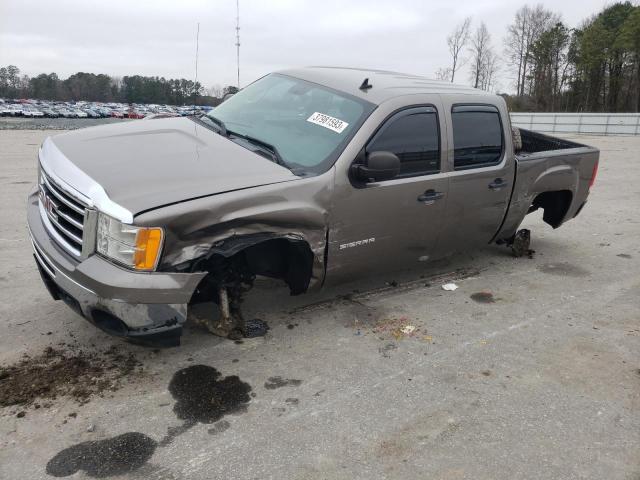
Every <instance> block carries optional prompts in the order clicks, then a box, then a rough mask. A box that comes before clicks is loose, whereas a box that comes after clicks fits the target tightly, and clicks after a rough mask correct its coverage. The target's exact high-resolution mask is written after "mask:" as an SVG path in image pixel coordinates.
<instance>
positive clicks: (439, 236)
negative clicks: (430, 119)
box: [30, 68, 598, 303]
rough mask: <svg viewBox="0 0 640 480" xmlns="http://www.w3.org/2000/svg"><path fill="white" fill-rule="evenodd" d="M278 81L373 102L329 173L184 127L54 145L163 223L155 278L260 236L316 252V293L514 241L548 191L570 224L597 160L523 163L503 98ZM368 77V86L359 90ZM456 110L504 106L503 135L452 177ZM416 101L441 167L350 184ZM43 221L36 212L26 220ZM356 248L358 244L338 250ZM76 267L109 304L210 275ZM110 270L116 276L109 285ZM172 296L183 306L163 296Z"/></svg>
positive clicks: (424, 83) (340, 77) (146, 128)
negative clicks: (435, 134) (387, 125)
mask: <svg viewBox="0 0 640 480" xmlns="http://www.w3.org/2000/svg"><path fill="white" fill-rule="evenodd" d="M282 73H284V74H286V75H293V76H298V77H300V78H303V79H305V80H308V81H312V82H317V83H320V84H323V85H325V86H328V87H331V88H334V89H339V90H342V91H344V92H346V93H349V94H352V95H356V96H358V97H361V98H365V99H366V100H368V101H370V102H372V103H374V104H376V105H377V108H376V109H375V110H374V111H373V113H372V114H371V115H370V116H369V117H368V118H367V119H366V121H365V122H364V124H363V125H362V127H361V128H360V129H359V130H358V132H356V133H355V135H354V137H353V139H352V140H351V142H350V143H349V144H348V145H347V147H346V148H345V149H344V151H343V152H342V153H341V154H340V156H339V157H338V159H337V161H336V162H335V164H334V165H333V167H331V168H330V169H329V170H328V171H326V172H325V173H323V174H320V175H317V176H314V177H309V178H299V177H295V176H294V175H293V174H291V173H290V172H289V171H288V170H286V169H284V168H282V167H279V166H277V165H275V164H273V163H272V162H270V161H268V160H267V159H265V158H263V157H260V156H258V155H257V154H255V153H252V152H249V151H248V150H245V149H244V148H243V147H240V146H239V145H236V144H234V143H232V142H230V141H228V140H227V139H224V138H222V137H221V136H218V135H217V134H214V133H213V132H210V131H208V130H207V129H205V128H202V127H200V126H198V125H197V124H195V123H193V122H191V121H190V120H185V119H166V120H153V121H149V122H139V123H128V124H123V125H115V126H107V127H99V128H92V129H87V130H84V131H80V132H74V133H70V134H65V135H61V136H58V137H55V139H54V141H55V144H56V145H57V146H58V148H59V149H60V150H61V151H62V152H63V153H64V154H65V155H67V156H69V158H70V160H71V161H72V162H73V163H75V164H76V165H77V166H78V167H79V168H80V169H81V170H82V171H85V172H86V174H87V175H88V176H89V177H91V178H93V180H95V181H96V182H97V183H99V184H100V185H102V186H104V189H105V191H106V193H107V194H108V195H109V198H110V199H111V201H113V202H115V203H116V204H118V205H121V206H123V207H124V208H127V209H129V210H130V211H131V212H134V213H137V215H135V217H134V222H133V223H134V224H137V225H143V226H161V227H164V229H165V234H166V236H165V244H164V250H163V256H162V260H161V263H160V265H159V268H158V269H159V270H160V271H163V270H164V271H170V270H173V269H175V268H176V267H177V266H184V265H186V264H189V262H192V261H194V260H196V259H199V258H201V257H204V256H207V255H209V254H210V253H211V252H220V253H223V254H230V253H229V252H232V251H235V250H237V248H239V245H248V244H250V243H251V242H253V241H255V240H254V239H255V238H257V237H256V234H261V235H265V234H266V235H267V236H268V237H269V238H273V237H282V238H289V239H296V240H303V241H305V242H307V243H308V245H309V247H310V249H311V251H312V252H313V254H314V265H313V275H312V278H311V282H310V289H314V288H318V287H320V286H321V285H322V284H329V283H338V282H341V281H343V280H347V279H351V278H354V277H358V276H362V275H369V274H372V273H375V272H380V271H385V270H392V269H399V268H404V267H411V266H412V265H415V264H417V263H418V262H423V261H425V260H433V259H436V258H440V257H443V256H446V255H450V254H451V253H453V252H455V251H458V250H463V249H468V248H473V247H474V246H479V245H482V244H487V243H489V242H491V241H494V240H499V239H505V238H508V237H510V236H511V235H513V233H514V232H515V231H516V229H517V228H518V226H519V225H520V223H521V221H522V220H523V218H524V216H525V215H526V213H527V211H528V209H529V206H530V205H531V201H532V200H533V198H535V196H536V195H537V194H539V193H542V192H545V191H557V190H568V191H570V192H572V195H573V196H572V203H571V206H570V208H569V210H568V213H567V215H566V217H565V219H564V220H566V219H569V218H572V217H573V216H574V215H575V213H576V212H577V210H578V209H579V208H580V206H581V205H582V204H583V203H584V201H585V200H586V198H587V195H588V183H589V180H590V178H591V174H592V171H593V167H594V165H595V163H596V162H597V159H598V151H597V150H595V149H592V148H590V147H577V148H574V149H570V150H560V151H551V152H541V153H537V154H533V155H528V156H526V158H525V157H516V156H515V155H514V152H513V144H512V138H511V133H510V132H511V131H510V128H511V126H510V121H509V115H508V111H507V108H506V104H505V102H504V100H503V99H502V98H501V97H498V96H496V95H490V94H487V93H486V92H482V91H479V90H474V89H470V88H467V87H458V86H455V85H451V84H448V83H443V82H434V81H430V80H426V79H422V78H420V77H415V76H408V75H403V74H396V73H392V72H379V71H362V70H355V69H353V70H352V69H333V68H309V69H302V70H290V71H285V72H282ZM365 77H367V78H369V83H371V84H372V85H373V88H372V89H370V90H367V91H360V90H359V89H358V86H359V85H360V84H361V83H362V80H363V79H364V78H365ZM459 103H463V104H465V103H466V104H468V103H477V104H489V105H495V106H496V107H497V108H498V110H499V113H500V116H501V119H502V123H503V127H504V129H505V135H504V141H505V150H504V154H503V157H502V159H501V161H500V163H499V164H498V165H495V166H489V167H483V168H477V169H470V170H464V171H455V170H454V168H453V134H452V131H451V115H450V112H451V107H452V105H454V104H459ZM419 105H432V106H435V107H436V108H437V110H438V114H439V119H440V124H441V128H440V132H441V146H442V148H441V167H442V168H441V172H440V173H438V174H433V175H425V176H419V177H412V178H401V179H393V180H387V181H384V182H379V183H370V184H367V185H364V186H355V185H353V184H352V182H351V181H350V179H349V175H348V172H349V169H350V167H351V165H352V163H353V162H354V159H355V158H356V156H357V154H358V152H360V150H361V149H362V148H363V147H364V146H365V145H366V144H367V142H368V141H369V139H370V138H371V137H372V135H373V134H374V132H375V131H376V129H377V128H378V127H379V126H380V125H381V124H382V123H383V122H384V121H385V119H386V118H388V117H389V116H390V115H391V114H393V113H394V112H396V111H397V110H399V109H402V108H406V107H410V106H419ZM516 172H517V174H516ZM496 178H503V179H504V180H505V181H506V182H507V185H508V187H507V188H504V189H502V190H499V191H493V190H490V189H489V188H488V184H489V183H491V182H492V181H493V180H495V179H496ZM428 189H434V190H436V191H439V192H441V193H442V194H443V198H442V199H441V200H438V201H436V202H433V203H431V204H425V203H421V202H419V201H418V200H417V198H418V197H419V196H420V195H421V194H422V193H424V191H425V190H428ZM81 193H85V194H88V192H81ZM510 199H512V200H511V204H510ZM31 201H32V202H33V201H34V200H33V197H32V200H31ZM140 212H142V213H140ZM37 221H38V220H37V218H35V217H34V218H33V219H32V218H31V216H30V223H31V222H37ZM33 230H34V229H33V228H32V231H33ZM263 238H264V237H263ZM327 238H328V245H327ZM371 239H374V240H373V241H371ZM35 240H36V242H38V243H39V242H40V241H41V239H39V238H35ZM243 242H244V243H243ZM49 243H51V242H50V241H49ZM349 244H354V247H353V248H343V247H341V246H343V245H349ZM41 246H43V248H44V249H45V251H48V249H49V248H51V247H50V246H48V245H47V244H46V242H45V243H44V244H41ZM225 252H226V253H225ZM64 261H67V260H60V262H61V263H64ZM69 263H73V262H69ZM69 268H70V269H71V271H73V272H74V275H75V276H76V278H78V279H79V281H81V282H84V283H87V284H90V285H92V284H94V283H97V284H98V286H99V287H100V289H101V290H100V292H99V295H100V296H101V297H103V298H116V297H118V295H120V296H122V295H125V296H126V298H124V297H123V298H122V300H124V301H127V302H133V303H135V302H138V303H157V301H158V300H157V299H158V298H159V297H162V296H163V294H162V293H161V292H164V291H165V290H164V289H165V287H166V285H165V284H164V283H163V282H169V284H170V285H169V287H170V288H169V289H168V291H169V292H171V295H170V296H175V295H178V296H179V297H180V301H179V302H178V303H183V302H185V301H188V297H190V295H191V293H192V292H193V290H194V288H195V286H196V284H197V282H198V281H199V279H201V278H202V276H203V273H202V272H198V273H195V274H187V273H185V274H168V273H153V274H143V275H144V276H141V274H139V273H133V272H128V271H126V270H124V269H121V268H119V267H114V266H113V265H111V264H109V263H108V262H106V261H105V260H102V259H101V258H100V257H97V256H92V257H90V258H88V259H87V260H85V261H84V262H82V263H81V264H79V265H71V266H70V267H69ZM114 268H116V269H117V270H118V273H119V274H118V275H116V276H115V277H113V280H111V281H108V280H107V278H108V276H109V275H110V274H111V272H113V269H114ZM108 272H109V273H108ZM174 275H178V276H174ZM180 275H183V276H180ZM142 279H144V280H143V281H140V280H142ZM156 279H157V280H156ZM181 282H183V283H181ZM180 290H182V291H181V292H180V293H181V295H180V294H179V291H180ZM165 300H166V302H167V303H175V302H174V301H173V300H171V301H170V300H169V299H168V297H167V298H166V299H165Z"/></svg>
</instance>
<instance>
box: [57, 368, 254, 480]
mask: <svg viewBox="0 0 640 480" xmlns="http://www.w3.org/2000/svg"><path fill="white" fill-rule="evenodd" d="M220 377H221V374H220V372H219V371H218V370H216V369H215V368H213V367H209V366H207V365H193V366H190V367H187V368H183V369H182V370H178V371H177V372H176V373H175V374H174V375H173V378H172V379H171V382H170V383H169V392H170V393H171V395H173V398H174V399H175V400H176V404H175V405H174V407H173V411H174V413H175V414H176V416H177V417H178V418H179V419H181V420H184V423H183V424H182V425H180V426H177V427H169V428H168V429H167V434H166V435H165V437H164V438H163V439H162V440H160V441H159V442H156V441H155V440H153V439H152V438H150V437H148V436H146V435H144V434H142V433H138V432H128V433H125V434H122V435H119V436H117V437H113V438H108V439H106V440H98V441H89V442H83V443H79V444H77V445H74V446H72V447H69V448H65V449H64V450H62V451H61V452H60V453H58V454H57V455H56V456H55V457H53V458H52V459H51V460H50V461H49V463H47V467H46V471H47V473H48V474H49V475H51V476H54V477H66V476H69V475H73V474H74V473H76V472H78V471H80V470H83V471H84V472H86V474H87V475H88V476H90V477H93V478H105V477H110V476H114V475H122V474H124V473H127V472H132V471H134V470H137V469H138V468H140V467H141V466H143V465H144V464H145V463H146V462H147V461H148V460H149V459H150V458H151V456H152V455H153V453H154V452H155V450H156V448H158V447H165V446H167V445H169V444H170V443H171V442H172V441H173V440H174V439H175V438H176V437H178V436H179V435H181V434H183V433H185V432H186V431H187V430H189V429H190V428H191V427H193V426H194V425H196V424H197V423H198V422H200V423H214V422H218V420H220V419H221V418H222V417H223V416H225V415H229V414H237V413H242V412H245V411H246V409H247V406H248V404H249V402H250V401H251V395H250V393H251V385H249V384H248V383H245V382H243V381H242V380H240V378H238V377H237V376H236V375H231V376H228V377H224V378H220ZM229 426H230V424H229V422H226V421H224V420H223V421H221V422H218V423H217V424H216V425H215V426H214V428H212V429H210V431H209V433H210V434H217V433H221V432H223V431H224V430H226V429H228V428H229Z"/></svg>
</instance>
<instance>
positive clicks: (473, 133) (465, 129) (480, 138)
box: [451, 105, 503, 170]
mask: <svg viewBox="0 0 640 480" xmlns="http://www.w3.org/2000/svg"><path fill="white" fill-rule="evenodd" d="M451 119H452V123H453V144H454V149H455V152H454V167H455V169H456V170H463V169H466V168H479V167H486V166H489V165H496V164H498V163H500V160H501V158H502V147H503V138H502V124H501V122H500V114H499V113H498V109H497V108H495V107H491V106H485V105H458V106H455V107H453V109H452V111H451Z"/></svg>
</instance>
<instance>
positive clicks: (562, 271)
mask: <svg viewBox="0 0 640 480" xmlns="http://www.w3.org/2000/svg"><path fill="white" fill-rule="evenodd" d="M538 270H540V271H541V272H542V273H550V274H551V275H560V276H564V277H586V276H588V275H589V273H590V272H589V271H588V270H586V269H584V268H582V267H578V266H577V265H572V264H570V263H566V262H562V263H545V264H544V265H541V266H540V267H538Z"/></svg>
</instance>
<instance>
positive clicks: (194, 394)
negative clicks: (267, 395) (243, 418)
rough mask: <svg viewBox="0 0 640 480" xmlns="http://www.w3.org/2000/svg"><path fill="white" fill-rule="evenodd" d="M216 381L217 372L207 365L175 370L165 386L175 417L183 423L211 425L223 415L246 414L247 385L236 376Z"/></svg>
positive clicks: (248, 400) (218, 375)
mask: <svg viewBox="0 0 640 480" xmlns="http://www.w3.org/2000/svg"><path fill="white" fill-rule="evenodd" d="M220 377H221V374H220V372H219V371H218V370H216V369H215V368H213V367H209V366H207V365H193V366H190V367H187V368H183V369H182V370H178V371H177V372H176V373H175V374H174V376H173V378H172V379H171V383H169V392H170V393H171V395H173V398H175V399H176V404H175V405H174V407H173V411H174V412H175V414H176V415H177V417H178V418H179V419H181V420H185V421H186V422H194V423H195V422H200V423H213V422H217V421H218V420H220V419H221V418H222V417H223V416H225V415H228V414H233V413H242V412H244V411H246V409H247V406H248V404H249V402H250V401H251V396H250V395H249V394H250V393H251V385H249V384H248V383H245V382H243V381H242V380H240V378H238V376H237V375H231V376H228V377H224V378H222V379H221V378H220Z"/></svg>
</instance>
